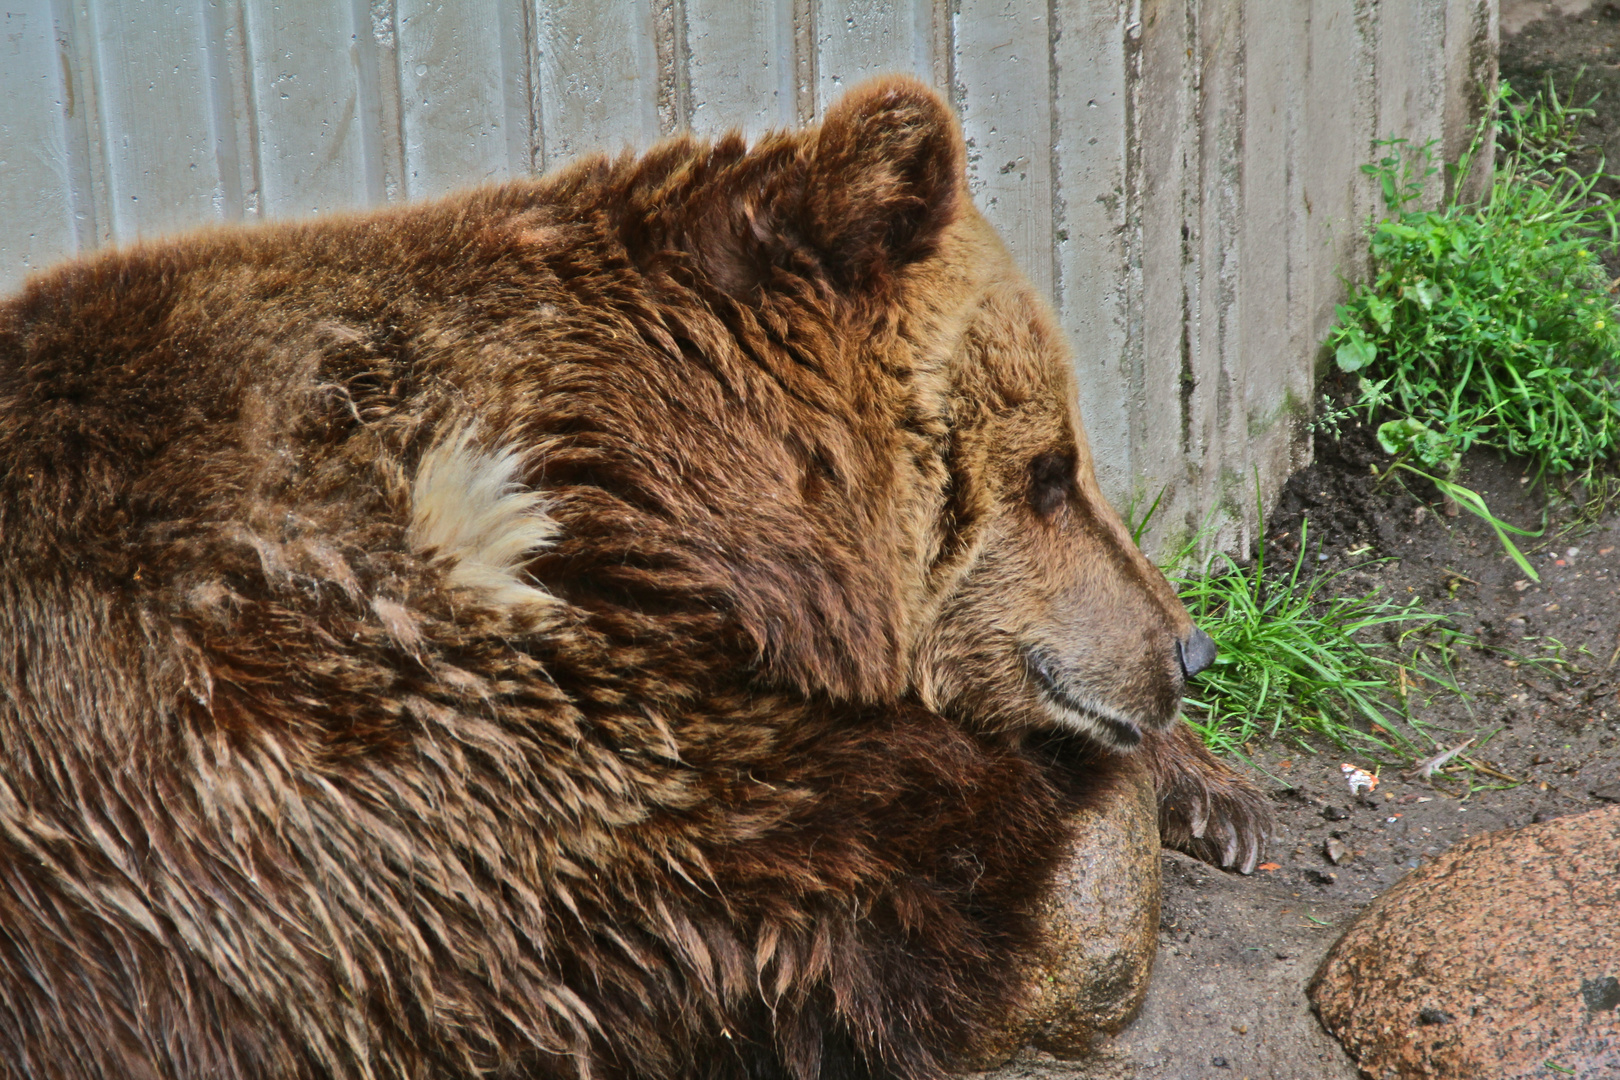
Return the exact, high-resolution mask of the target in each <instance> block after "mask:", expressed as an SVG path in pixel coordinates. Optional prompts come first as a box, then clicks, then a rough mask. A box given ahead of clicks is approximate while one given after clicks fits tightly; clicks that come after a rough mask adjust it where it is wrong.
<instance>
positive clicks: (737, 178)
mask: <svg viewBox="0 0 1620 1080" xmlns="http://www.w3.org/2000/svg"><path fill="white" fill-rule="evenodd" d="M733 148H735V149H740V146H738V144H736V143H729V144H728V143H724V142H723V143H722V144H721V147H719V148H717V149H718V150H719V154H718V156H721V157H724V156H728V155H727V154H726V153H725V151H726V150H732V152H735V149H733ZM965 160H966V158H965V151H964V149H963V145H962V134H961V129H960V127H959V126H958V124H957V122H956V117H955V115H954V114H952V112H951V110H950V108H949V106H947V105H946V104H945V102H944V101H942V100H940V97H939V95H938V94H936V93H934V91H933V90H931V89H929V88H928V87H927V86H925V85H924V84H923V83H921V82H918V81H917V80H916V79H911V78H905V77H888V78H882V79H876V80H872V81H870V82H867V83H863V84H862V85H861V86H859V87H856V88H855V89H854V90H851V91H850V92H849V93H848V94H846V95H844V97H843V98H841V99H840V100H839V101H838V103H837V104H836V105H834V106H833V107H832V109H831V110H830V111H829V112H828V113H827V116H826V118H825V119H824V120H823V121H822V123H821V125H820V127H816V128H810V129H807V130H804V131H798V132H792V133H788V134H784V135H776V136H767V137H766V138H765V139H763V140H762V141H761V142H760V143H759V145H757V146H756V147H755V148H754V150H753V151H752V152H750V153H748V154H747V155H746V156H745V157H743V158H741V159H740V160H733V161H732V162H731V163H730V164H731V167H729V168H725V169H723V170H721V171H720V174H719V175H718V176H716V177H715V178H714V179H715V181H716V187H715V188H711V189H710V190H709V191H706V192H703V195H704V196H705V197H704V198H701V199H700V200H698V202H699V204H700V206H701V209H699V210H698V213H697V214H696V216H695V219H689V221H688V228H686V229H685V230H683V231H684V232H686V244H685V246H687V247H688V249H689V250H691V251H693V252H694V253H695V254H696V255H697V258H698V262H699V264H700V265H701V267H702V268H703V270H704V271H705V273H706V274H707V276H708V277H709V279H710V280H711V281H712V282H713V283H715V284H716V285H718V286H719V287H720V288H721V289H722V290H724V291H725V292H727V293H729V294H730V295H732V296H734V297H736V298H738V299H744V300H745V299H746V298H747V297H748V295H749V294H751V293H752V292H753V290H754V289H755V288H756V287H758V286H760V285H764V284H767V283H768V282H769V281H770V280H771V278H772V274H773V272H774V271H775V270H776V269H784V270H788V271H790V272H792V273H795V274H798V275H801V276H803V275H806V274H809V275H814V276H820V277H823V278H825V279H826V280H827V281H828V282H829V283H830V284H831V285H833V287H834V288H837V289H841V290H847V291H855V290H863V291H869V292H882V291H884V290H885V289H886V287H887V285H888V283H889V281H890V280H891V278H892V275H893V274H894V272H895V271H897V270H900V269H902V268H903V267H905V266H906V265H907V264H909V263H912V262H915V261H917V260H919V259H924V258H927V257H928V256H929V255H931V254H932V253H933V252H934V250H935V249H936V248H937V246H938V244H939V241H940V236H941V234H942V233H943V232H944V231H945V229H946V228H947V227H948V226H949V225H950V224H951V222H952V221H953V220H955V218H956V216H957V214H958V213H960V212H961V208H962V206H963V205H964V204H965V203H966V201H967V193H966V190H965V178H964V171H963V170H964V163H965ZM694 209H697V207H694Z"/></svg>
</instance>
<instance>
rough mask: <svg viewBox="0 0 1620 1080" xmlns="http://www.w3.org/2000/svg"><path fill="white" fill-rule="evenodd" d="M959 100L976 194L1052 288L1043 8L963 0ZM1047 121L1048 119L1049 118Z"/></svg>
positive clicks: (1035, 277)
mask: <svg viewBox="0 0 1620 1080" xmlns="http://www.w3.org/2000/svg"><path fill="white" fill-rule="evenodd" d="M953 23H954V27H953V28H954V31H955V35H954V36H955V38H956V107H957V110H958V111H959V112H960V113H961V116H962V129H963V133H964V134H965V135H966V136H967V148H968V182H969V184H970V185H971V186H972V189H973V198H974V201H975V202H976V203H977V204H978V206H979V209H980V210H982V211H984V214H985V216H986V217H988V218H989V219H990V221H991V223H992V224H994V225H995V226H996V228H997V229H998V230H1000V232H1001V235H1002V237H1003V238H1004V239H1005V240H1006V241H1007V246H1008V247H1010V248H1011V249H1012V253H1013V257H1014V258H1016V259H1017V260H1018V264H1019V265H1020V266H1021V267H1022V268H1023V270H1024V273H1026V274H1028V275H1029V279H1030V281H1031V282H1033V283H1034V285H1035V287H1036V288H1037V289H1039V290H1040V292H1041V295H1043V296H1051V295H1052V240H1053V229H1052V151H1053V140H1052V106H1053V101H1052V87H1051V82H1052V71H1051V67H1050V66H1049V65H1050V56H1049V55H1048V49H1049V47H1050V44H1051V35H1050V33H1049V27H1048V16H1047V10H1046V8H1045V7H1038V6H1035V5H1032V4H1027V3H1023V2H1021V0H959V2H958V3H956V4H955V5H954V15H953ZM1043 121H1044V123H1043Z"/></svg>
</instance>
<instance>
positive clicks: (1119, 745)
mask: <svg viewBox="0 0 1620 1080" xmlns="http://www.w3.org/2000/svg"><path fill="white" fill-rule="evenodd" d="M1023 652H1024V666H1025V668H1027V669H1028V671H1029V674H1030V678H1032V679H1034V680H1035V685H1036V686H1038V687H1040V690H1041V698H1042V702H1043V704H1045V705H1046V707H1047V709H1048V711H1049V712H1051V713H1052V715H1053V718H1054V719H1055V720H1056V721H1057V722H1058V724H1059V725H1060V726H1062V727H1066V728H1068V729H1070V730H1071V731H1078V732H1079V733H1081V734H1082V735H1089V736H1091V737H1092V738H1093V739H1095V740H1097V741H1098V742H1100V743H1102V744H1103V745H1104V746H1106V747H1108V748H1109V749H1111V750H1130V749H1133V748H1135V746H1136V745H1137V744H1138V743H1140V742H1141V741H1142V729H1141V727H1140V726H1138V725H1137V724H1136V722H1135V721H1133V720H1131V719H1130V718H1129V717H1127V716H1126V715H1125V714H1124V713H1122V712H1120V711H1119V710H1118V709H1115V708H1112V707H1110V706H1108V705H1105V704H1103V703H1102V702H1100V701H1097V700H1095V699H1088V698H1084V697H1080V696H1078V695H1076V694H1075V693H1074V691H1073V690H1071V689H1070V684H1069V683H1068V681H1067V680H1065V679H1063V678H1062V676H1061V675H1059V674H1058V672H1059V667H1058V664H1057V663H1056V661H1055V660H1054V658H1053V657H1052V655H1051V654H1050V653H1048V652H1047V651H1046V650H1044V649H1041V648H1037V647H1030V648H1026V649H1024V650H1023Z"/></svg>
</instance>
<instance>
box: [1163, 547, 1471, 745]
mask: <svg viewBox="0 0 1620 1080" xmlns="http://www.w3.org/2000/svg"><path fill="white" fill-rule="evenodd" d="M1300 539H1301V542H1300V547H1299V554H1298V555H1296V556H1295V558H1294V560H1293V563H1292V565H1291V566H1289V567H1288V569H1287V572H1286V573H1285V574H1280V575H1276V576H1271V577H1268V575H1267V573H1266V568H1265V549H1264V546H1263V544H1262V546H1261V547H1260V550H1259V554H1258V557H1257V558H1256V560H1255V563H1254V564H1253V565H1252V566H1247V567H1245V566H1240V565H1238V564H1237V563H1236V562H1235V561H1233V560H1232V559H1231V558H1230V557H1229V556H1226V555H1224V554H1217V555H1214V556H1212V557H1211V558H1210V560H1209V561H1208V562H1206V563H1205V564H1204V566H1203V567H1202V568H1201V570H1200V572H1198V573H1178V572H1175V571H1172V572H1171V573H1170V581H1171V584H1172V585H1174V586H1175V587H1176V589H1177V591H1178V592H1180V594H1181V598H1182V601H1183V602H1184V603H1185V604H1186V605H1187V609H1188V610H1189V611H1190V612H1191V613H1192V617H1193V621H1194V622H1196V623H1197V624H1198V625H1199V626H1200V627H1201V628H1203V630H1204V631H1205V632H1206V633H1208V634H1209V635H1210V637H1212V638H1213V639H1214V640H1215V645H1216V648H1217V649H1218V650H1219V653H1218V655H1217V657H1216V660H1215V663H1214V664H1213V665H1211V666H1210V667H1209V668H1208V669H1207V670H1205V671H1203V672H1202V673H1200V674H1199V676H1198V678H1197V679H1196V680H1195V681H1194V683H1193V684H1192V686H1190V687H1189V696H1188V698H1187V701H1186V706H1187V718H1188V722H1189V723H1191V724H1192V725H1193V727H1194V728H1195V729H1197V730H1198V732H1199V733H1200V734H1201V735H1203V737H1204V740H1205V742H1207V743H1208V744H1209V745H1210V746H1211V747H1212V748H1213V749H1215V750H1216V751H1218V752H1221V753H1234V752H1237V751H1238V750H1239V749H1240V748H1241V747H1242V746H1243V745H1244V744H1245V743H1248V742H1249V741H1250V740H1251V739H1254V738H1256V737H1257V736H1259V737H1265V738H1271V739H1276V738H1294V739H1296V740H1299V739H1300V737H1301V736H1304V735H1318V736H1322V737H1325V738H1326V739H1328V740H1329V741H1331V742H1332V743H1334V744H1335V745H1338V746H1341V747H1344V748H1346V749H1352V748H1353V749H1357V750H1360V751H1362V752H1375V753H1376V752H1378V751H1383V752H1385V753H1387V754H1388V755H1391V756H1393V757H1394V758H1397V759H1401V760H1410V759H1411V758H1412V757H1414V756H1415V749H1416V748H1417V747H1418V746H1419V739H1418V736H1421V732H1420V730H1419V729H1417V728H1415V726H1414V725H1413V724H1412V721H1411V716H1410V713H1409V712H1408V710H1407V708H1406V697H1407V695H1406V687H1407V686H1408V685H1409V682H1416V680H1417V679H1422V680H1424V681H1425V682H1427V683H1433V684H1437V685H1438V686H1439V687H1440V688H1443V689H1447V690H1450V691H1453V692H1457V693H1460V692H1461V691H1460V690H1458V688H1457V686H1456V683H1455V680H1454V679H1452V678H1451V675H1450V672H1449V670H1448V667H1449V657H1450V654H1451V650H1452V649H1453V648H1454V647H1455V646H1456V645H1457V644H1459V643H1460V642H1462V641H1463V640H1467V639H1466V638H1465V637H1464V635H1461V634H1459V633H1457V632H1456V631H1455V630H1453V629H1451V628H1450V627H1449V624H1447V623H1446V621H1445V616H1443V615H1437V614H1434V613H1432V612H1428V611H1425V610H1423V608H1422V606H1421V604H1420V603H1419V601H1418V600H1417V599H1416V598H1414V599H1411V600H1409V601H1406V602H1405V603H1397V602H1395V601H1392V600H1388V599H1385V598H1384V597H1382V596H1380V595H1379V591H1378V590H1377V589H1374V590H1372V591H1369V592H1366V593H1362V594H1360V595H1352V596H1341V595H1336V592H1337V590H1336V588H1335V583H1336V582H1337V581H1338V579H1339V578H1340V577H1341V574H1342V572H1329V573H1323V572H1320V571H1318V570H1317V569H1316V568H1315V566H1314V564H1313V563H1309V562H1308V556H1307V544H1306V543H1305V539H1306V538H1305V537H1304V536H1301V538H1300ZM1414 676H1415V678H1413V677H1414ZM1408 732H1410V733H1411V734H1408ZM1429 741H1432V740H1423V742H1422V745H1425V746H1426V745H1427V742H1429Z"/></svg>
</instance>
